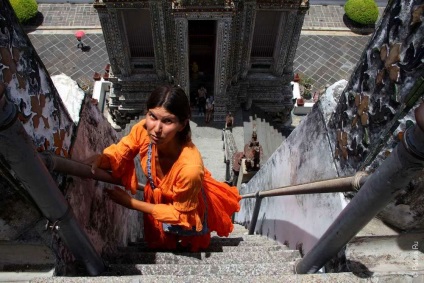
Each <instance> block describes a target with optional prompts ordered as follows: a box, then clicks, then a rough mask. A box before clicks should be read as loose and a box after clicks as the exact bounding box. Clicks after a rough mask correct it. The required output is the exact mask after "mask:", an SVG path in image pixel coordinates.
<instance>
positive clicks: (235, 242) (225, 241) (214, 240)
mask: <svg viewBox="0 0 424 283" xmlns="http://www.w3.org/2000/svg"><path fill="white" fill-rule="evenodd" d="M210 244H211V245H215V244H221V245H223V246H246V245H251V244H253V245H279V243H278V242H277V241H274V240H270V239H268V238H266V237H264V236H261V235H234V236H233V237H231V235H230V237H228V238H227V237H218V236H212V237H211V241H210ZM128 246H147V243H146V242H144V241H143V239H140V240H139V241H137V242H130V243H128Z"/></svg>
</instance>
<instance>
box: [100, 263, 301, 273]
mask: <svg viewBox="0 0 424 283" xmlns="http://www.w3.org/2000/svg"><path fill="white" fill-rule="evenodd" d="M293 269H294V262H290V263H287V262H286V263H283V264H282V263H280V262H277V263H253V264H252V263H243V264H204V265H198V264H183V265H179V264H111V265H109V266H108V269H107V270H106V271H105V272H104V274H102V275H104V276H122V275H177V276H186V275H202V276H215V275H230V276H233V275H239V276H256V275H278V274H291V273H293Z"/></svg>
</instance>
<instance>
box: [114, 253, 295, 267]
mask: <svg viewBox="0 0 424 283" xmlns="http://www.w3.org/2000/svg"><path fill="white" fill-rule="evenodd" d="M299 258H300V254H299V252H298V251H291V250H279V251H252V252H242V253H240V252H227V253H219V252H217V253H209V252H206V253H205V252H198V253H175V252H137V253H128V252H125V253H119V254H118V255H114V256H113V257H111V258H110V259H106V260H107V261H108V262H109V263H111V264H130V263H134V264H137V263H138V264H199V265H200V264H240V263H246V262H249V263H266V262H269V263H272V262H283V261H285V262H293V261H295V260H296V259H299Z"/></svg>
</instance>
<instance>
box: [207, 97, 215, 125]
mask: <svg viewBox="0 0 424 283" xmlns="http://www.w3.org/2000/svg"><path fill="white" fill-rule="evenodd" d="M214 103H215V102H214V100H213V96H212V95H211V96H209V97H208V98H206V117H205V122H206V123H209V122H210V121H211V119H212V115H213V108H214Z"/></svg>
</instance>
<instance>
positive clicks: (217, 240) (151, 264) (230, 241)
mask: <svg viewBox="0 0 424 283" xmlns="http://www.w3.org/2000/svg"><path fill="white" fill-rule="evenodd" d="M298 259H300V254H299V252H298V251H294V250H289V249H288V248H287V247H286V246H284V245H281V244H279V243H278V242H276V241H274V240H269V239H268V238H266V237H265V236H261V235H247V229H245V228H244V227H243V226H241V225H237V224H236V225H235V228H234V231H233V232H232V233H231V235H230V236H229V237H228V238H225V237H218V236H217V235H216V234H213V235H212V239H211V244H210V246H209V248H208V249H207V250H205V251H202V252H197V253H189V252H169V251H159V250H150V249H148V248H147V246H146V243H145V242H143V241H142V240H141V241H139V242H135V243H130V245H128V246H127V247H125V248H122V249H120V250H119V251H118V254H117V255H114V256H113V257H109V258H106V259H105V262H106V265H107V269H106V271H105V272H104V273H103V274H101V276H98V277H76V276H73V275H72V274H70V275H69V276H60V277H50V278H38V279H37V278H34V279H32V280H29V281H27V282H156V283H158V282H166V283H168V282H176V283H179V282H196V283H197V282H219V283H223V282H365V281H361V280H362V279H360V278H357V277H356V276H354V275H353V274H351V273H338V274H308V275H296V274H293V268H294V265H295V263H296V260H298Z"/></svg>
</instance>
